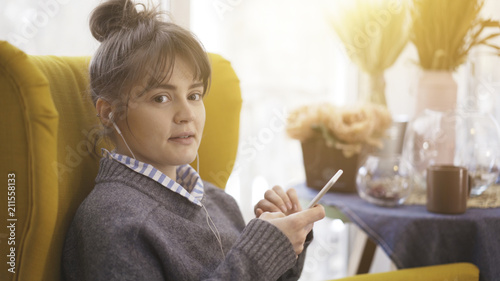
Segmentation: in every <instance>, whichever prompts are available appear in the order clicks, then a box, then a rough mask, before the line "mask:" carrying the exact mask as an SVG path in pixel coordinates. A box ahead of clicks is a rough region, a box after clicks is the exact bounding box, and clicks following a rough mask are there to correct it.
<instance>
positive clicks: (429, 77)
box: [410, 0, 500, 115]
mask: <svg viewBox="0 0 500 281" xmlns="http://www.w3.org/2000/svg"><path fill="white" fill-rule="evenodd" d="M483 6H484V1H483V0H461V1H456V0H438V1H436V0H413V5H412V7H411V9H410V10H411V16H412V27H411V31H410V40H411V42H412V43H413V44H414V45H415V47H416V49H417V52H418V58H419V62H418V63H419V66H420V67H421V68H422V70H423V72H422V76H421V77H420V80H419V83H418V89H417V100H416V108H415V115H417V114H418V113H420V112H421V111H422V110H423V109H425V108H429V109H433V110H439V111H448V110H453V109H455V108H456V103H457V84H456V82H455V81H454V80H453V77H452V74H453V72H454V71H456V70H457V68H458V67H459V66H460V65H462V64H463V63H464V62H465V61H466V60H467V57H468V55H469V53H470V51H471V50H472V49H473V48H474V47H476V46H480V45H485V46H489V47H491V48H493V49H494V50H496V52H497V53H498V54H499V55H500V47H499V46H496V45H493V44H492V43H491V40H492V39H493V38H495V37H498V36H500V23H499V22H498V21H492V20H489V19H482V18H481V17H480V11H481V9H482V8H483ZM490 28H496V31H494V32H490V33H487V34H485V33H486V31H487V29H490Z"/></svg>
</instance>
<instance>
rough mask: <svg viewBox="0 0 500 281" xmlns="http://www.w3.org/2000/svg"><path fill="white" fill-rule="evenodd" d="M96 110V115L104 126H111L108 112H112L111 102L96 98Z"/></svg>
mask: <svg viewBox="0 0 500 281" xmlns="http://www.w3.org/2000/svg"><path fill="white" fill-rule="evenodd" d="M95 108H96V110H97V116H98V117H99V119H100V120H101V123H102V124H103V125H104V126H106V127H111V126H112V124H113V123H112V121H111V120H110V119H109V114H110V113H111V112H113V109H112V108H111V104H109V102H107V101H106V100H104V99H101V98H98V99H97V102H96V104H95Z"/></svg>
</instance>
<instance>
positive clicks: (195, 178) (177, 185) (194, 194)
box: [102, 148, 203, 206]
mask: <svg viewBox="0 0 500 281" xmlns="http://www.w3.org/2000/svg"><path fill="white" fill-rule="evenodd" d="M102 154H103V157H106V158H109V159H113V160H116V161H118V162H119V163H121V164H123V165H125V166H127V167H129V168H130V169H132V170H133V171H135V172H137V173H139V174H141V175H144V176H146V177H148V178H151V179H153V180H154V181H156V182H158V183H160V184H161V185H163V186H164V187H166V188H167V189H169V190H171V191H173V192H175V193H178V194H180V195H181V196H183V197H185V198H186V199H188V200H189V201H190V202H192V203H194V204H196V205H198V206H202V205H201V198H203V181H202V180H201V178H200V175H199V174H198V172H196V170H195V169H193V167H191V166H190V165H189V164H185V165H181V166H178V167H177V170H176V172H177V181H175V180H173V179H171V178H169V177H168V176H167V175H165V174H164V173H162V172H161V171H159V170H158V169H156V168H155V167H153V166H152V165H150V164H146V163H144V162H141V161H138V160H136V159H133V158H130V157H128V156H126V155H122V154H118V153H115V152H114V151H112V152H109V151H108V150H106V149H104V148H103V149H102ZM184 187H186V188H184ZM187 190H192V191H191V193H189V192H188V191H187Z"/></svg>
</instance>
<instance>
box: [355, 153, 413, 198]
mask: <svg viewBox="0 0 500 281" xmlns="http://www.w3.org/2000/svg"><path fill="white" fill-rule="evenodd" d="M410 168H411V166H410V165H409V163H407V162H406V161H405V160H403V159H402V158H401V156H400V155H399V154H392V155H369V156H368V157H367V159H366V161H365V162H364V163H363V164H362V165H361V166H360V168H359V169H358V174H357V176H356V187H357V190H358V194H359V196H360V197H361V198H362V199H364V200H366V201H368V202H370V203H373V204H376V205H379V206H386V207H394V206H398V205H401V204H403V203H404V201H405V200H406V198H407V197H408V196H409V195H410V193H411V190H412V186H413V182H412V179H411V177H410V175H411V172H410Z"/></svg>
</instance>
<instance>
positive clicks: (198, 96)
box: [189, 93, 202, 101]
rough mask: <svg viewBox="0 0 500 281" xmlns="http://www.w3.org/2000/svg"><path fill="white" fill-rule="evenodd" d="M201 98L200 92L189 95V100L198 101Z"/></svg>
mask: <svg viewBox="0 0 500 281" xmlns="http://www.w3.org/2000/svg"><path fill="white" fill-rule="evenodd" d="M201 99H202V95H201V94H199V93H195V94H191V95H189V100H193V101H197V100H201Z"/></svg>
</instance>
